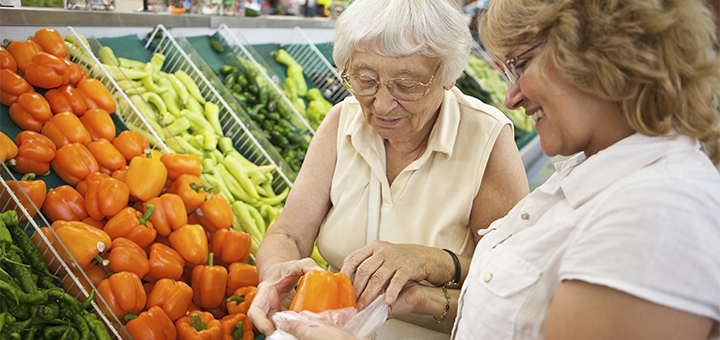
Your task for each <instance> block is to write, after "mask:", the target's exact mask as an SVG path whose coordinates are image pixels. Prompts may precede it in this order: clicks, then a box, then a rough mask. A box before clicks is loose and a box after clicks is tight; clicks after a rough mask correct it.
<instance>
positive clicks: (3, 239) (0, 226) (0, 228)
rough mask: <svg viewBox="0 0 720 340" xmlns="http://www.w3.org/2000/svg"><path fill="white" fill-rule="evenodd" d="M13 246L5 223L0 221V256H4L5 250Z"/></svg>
mask: <svg viewBox="0 0 720 340" xmlns="http://www.w3.org/2000/svg"><path fill="white" fill-rule="evenodd" d="M12 244H13V239H12V236H10V230H8V228H7V227H6V226H5V222H4V221H3V220H2V219H0V250H2V253H0V256H1V255H3V254H5V250H6V249H7V248H8V247H9V246H11V245H12Z"/></svg>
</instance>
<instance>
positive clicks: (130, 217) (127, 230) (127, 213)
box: [103, 206, 157, 249]
mask: <svg viewBox="0 0 720 340" xmlns="http://www.w3.org/2000/svg"><path fill="white" fill-rule="evenodd" d="M153 209H154V207H153V206H148V210H147V211H146V212H145V214H144V215H143V214H142V213H141V212H139V211H137V210H135V208H133V207H127V208H124V209H122V210H120V212H119V213H117V214H115V216H113V217H111V218H110V219H109V220H108V221H107V222H106V223H105V228H104V229H103V230H105V231H106V232H107V233H108V235H110V238H112V239H116V238H118V237H125V238H127V239H130V240H132V241H133V242H135V243H137V245H139V246H140V247H141V248H143V249H145V248H147V247H148V246H149V245H150V243H152V242H153V241H154V240H155V236H157V231H155V228H154V227H153V224H152V222H150V221H148V218H149V217H150V214H152V212H153Z"/></svg>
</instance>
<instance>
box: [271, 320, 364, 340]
mask: <svg viewBox="0 0 720 340" xmlns="http://www.w3.org/2000/svg"><path fill="white" fill-rule="evenodd" d="M279 328H280V330H282V331H283V332H287V333H289V334H291V335H293V336H294V337H296V338H298V340H357V338H356V337H354V336H352V335H351V334H349V333H347V332H345V331H343V330H342V329H339V328H335V327H331V326H320V327H317V326H310V325H308V324H306V323H303V322H301V321H297V320H285V321H283V322H281V323H280V325H279Z"/></svg>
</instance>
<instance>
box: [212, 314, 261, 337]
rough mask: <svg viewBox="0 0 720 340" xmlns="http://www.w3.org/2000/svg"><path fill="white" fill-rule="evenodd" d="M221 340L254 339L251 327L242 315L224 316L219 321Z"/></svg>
mask: <svg viewBox="0 0 720 340" xmlns="http://www.w3.org/2000/svg"><path fill="white" fill-rule="evenodd" d="M220 326H221V327H222V330H223V333H222V340H252V339H254V338H255V334H254V333H253V325H252V323H251V322H250V319H248V317H247V315H245V314H244V313H243V314H241V313H236V314H230V315H226V316H224V317H223V318H222V319H220Z"/></svg>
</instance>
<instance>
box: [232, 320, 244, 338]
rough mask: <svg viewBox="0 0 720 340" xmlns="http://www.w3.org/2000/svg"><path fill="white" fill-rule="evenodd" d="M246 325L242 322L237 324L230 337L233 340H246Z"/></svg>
mask: <svg viewBox="0 0 720 340" xmlns="http://www.w3.org/2000/svg"><path fill="white" fill-rule="evenodd" d="M244 328H245V325H244V324H243V322H242V321H240V322H238V323H236V324H235V327H233V329H232V331H231V332H230V335H231V336H232V338H233V339H244V338H245V329H244Z"/></svg>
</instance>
